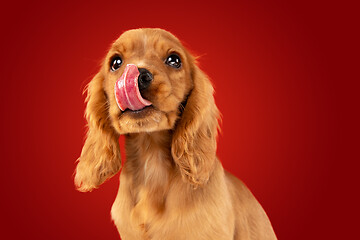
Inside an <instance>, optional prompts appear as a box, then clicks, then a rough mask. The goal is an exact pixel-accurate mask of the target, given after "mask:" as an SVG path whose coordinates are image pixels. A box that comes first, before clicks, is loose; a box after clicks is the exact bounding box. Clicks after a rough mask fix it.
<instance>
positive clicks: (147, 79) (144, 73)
mask: <svg viewBox="0 0 360 240" xmlns="http://www.w3.org/2000/svg"><path fill="white" fill-rule="evenodd" d="M138 70H139V73H140V75H139V77H138V83H139V90H144V89H146V88H148V87H149V86H150V84H151V82H152V80H153V75H152V74H151V72H149V71H148V70H147V69H145V68H139V69H138Z"/></svg>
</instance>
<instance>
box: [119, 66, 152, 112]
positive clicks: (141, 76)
mask: <svg viewBox="0 0 360 240" xmlns="http://www.w3.org/2000/svg"><path fill="white" fill-rule="evenodd" d="M152 80H153V76H152V74H151V73H150V72H149V71H148V70H146V69H145V68H139V69H138V68H137V66H136V65H134V64H127V65H126V67H125V70H124V72H123V74H122V75H121V77H120V78H119V79H118V80H117V81H116V83H115V89H114V90H115V99H116V103H117V105H118V106H119V108H120V109H121V110H122V111H125V110H126V109H130V110H140V109H142V108H144V107H146V106H150V105H151V102H150V101H148V100H146V99H144V98H143V97H142V96H141V93H140V90H145V89H146V88H148V87H149V86H150V84H151V82H152Z"/></svg>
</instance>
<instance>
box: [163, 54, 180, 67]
mask: <svg viewBox="0 0 360 240" xmlns="http://www.w3.org/2000/svg"><path fill="white" fill-rule="evenodd" d="M165 64H167V65H169V66H170V67H173V68H180V67H181V59H180V57H179V56H178V55H176V54H171V55H170V56H168V57H167V59H166V60H165Z"/></svg>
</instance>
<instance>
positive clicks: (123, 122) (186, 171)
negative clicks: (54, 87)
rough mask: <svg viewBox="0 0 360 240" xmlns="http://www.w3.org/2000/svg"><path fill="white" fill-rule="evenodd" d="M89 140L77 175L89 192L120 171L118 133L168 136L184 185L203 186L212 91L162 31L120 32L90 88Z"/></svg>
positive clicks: (212, 127) (213, 131)
mask: <svg viewBox="0 0 360 240" xmlns="http://www.w3.org/2000/svg"><path fill="white" fill-rule="evenodd" d="M87 92H88V95H87V99H86V101H87V107H86V113H85V115H86V118H87V121H88V127H89V130H88V133H87V139H86V142H85V144H84V147H83V150H82V153H81V156H80V158H79V163H78V166H77V169H76V176H75V183H76V185H77V186H78V187H79V190H82V191H88V190H91V189H93V188H95V187H97V186H98V185H100V184H101V183H102V182H104V181H105V180H106V179H107V178H109V177H111V176H112V175H114V174H116V173H117V171H118V170H119V169H120V166H121V164H120V151H119V144H118V137H119V135H120V134H127V133H139V132H154V131H160V130H169V129H171V130H173V131H172V145H171V153H172V157H173V159H174V161H175V163H176V164H177V166H178V167H179V169H180V172H181V174H182V175H183V177H184V179H187V180H189V181H190V183H192V184H195V185H199V184H203V183H204V182H206V181H207V180H208V178H209V174H210V172H211V170H212V167H213V162H214V160H215V151H216V135H217V126H218V120H217V119H218V110H217V108H216V106H215V103H214V98H213V87H212V85H211V83H210V81H209V80H208V78H207V77H206V75H205V74H204V73H203V72H202V71H201V70H200V69H199V68H198V67H197V66H196V64H195V58H194V57H193V56H192V55H191V54H189V52H188V51H187V50H186V49H185V48H184V47H183V46H182V44H181V43H180V41H179V40H178V39H177V38H176V37H175V36H173V35H172V34H170V33H169V32H167V31H164V30H161V29H136V30H130V31H127V32H125V33H123V34H122V35H121V36H120V37H119V39H117V40H116V41H115V42H114V43H113V44H112V46H111V48H110V50H109V52H108V54H107V55H106V57H105V60H104V62H103V65H102V68H101V70H100V71H99V73H98V74H96V76H95V77H94V78H93V79H92V81H91V82H90V83H89V85H88V88H87Z"/></svg>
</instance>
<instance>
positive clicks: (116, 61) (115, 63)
mask: <svg viewBox="0 0 360 240" xmlns="http://www.w3.org/2000/svg"><path fill="white" fill-rule="evenodd" d="M121 64H122V59H121V57H119V56H116V57H113V58H112V60H111V61H110V70H111V71H112V72H115V71H116V70H118V69H119V68H120V66H121Z"/></svg>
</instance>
